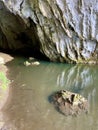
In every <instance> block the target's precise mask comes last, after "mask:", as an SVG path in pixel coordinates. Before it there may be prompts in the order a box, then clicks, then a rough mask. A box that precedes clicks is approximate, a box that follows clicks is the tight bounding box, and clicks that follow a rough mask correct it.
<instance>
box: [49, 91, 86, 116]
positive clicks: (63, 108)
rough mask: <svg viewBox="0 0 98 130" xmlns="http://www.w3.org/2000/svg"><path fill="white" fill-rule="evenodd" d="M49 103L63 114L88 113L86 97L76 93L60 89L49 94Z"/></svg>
mask: <svg viewBox="0 0 98 130" xmlns="http://www.w3.org/2000/svg"><path fill="white" fill-rule="evenodd" d="M51 103H53V104H54V106H55V108H56V110H57V111H59V112H60V113H62V114H64V115H72V116H77V115H79V114H81V113H88V101H87V99H86V98H84V97H83V96H81V95H79V94H77V93H72V92H69V91H65V90H60V91H58V92H56V93H54V94H53V95H52V96H51Z"/></svg>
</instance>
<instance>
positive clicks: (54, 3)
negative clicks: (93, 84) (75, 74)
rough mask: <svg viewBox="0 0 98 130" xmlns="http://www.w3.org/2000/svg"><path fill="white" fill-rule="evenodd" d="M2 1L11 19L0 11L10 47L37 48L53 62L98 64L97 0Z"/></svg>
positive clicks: (0, 26) (0, 21) (5, 36)
mask: <svg viewBox="0 0 98 130" xmlns="http://www.w3.org/2000/svg"><path fill="white" fill-rule="evenodd" d="M2 1H3V3H4V5H5V6H6V7H7V9H6V10H7V12H8V16H6V20H5V18H4V16H2V15H1V14H4V12H3V13H2V9H0V19H1V20H0V29H1V30H2V34H4V35H3V40H5V41H7V42H6V43H7V45H8V46H9V47H10V46H11V47H12V46H13V47H12V48H14V46H15V47H16V46H18V47H20V46H22V45H23V46H32V48H34V47H37V48H38V50H39V51H41V52H42V53H43V54H44V55H45V56H47V57H48V58H49V59H50V60H51V61H60V62H68V63H97V59H98V47H97V44H98V0H89V1H85V0H74V2H73V0H14V1H13V0H2ZM4 11H5V9H4ZM9 17H12V20H10V19H9ZM13 21H14V22H15V24H12V23H13ZM2 24H3V27H2ZM9 24H10V26H9ZM6 26H7V27H6ZM6 29H7V30H6ZM8 32H10V34H9V33H8ZM14 33H15V36H17V35H18V41H17V42H16V39H17V37H16V38H14V36H13V35H14ZM21 33H22V34H21ZM21 35H22V36H21ZM25 36H26V37H27V39H25V38H26V37H25ZM21 37H22V38H21ZM35 37H36V38H35ZM19 38H20V39H19ZM13 40H14V41H13ZM10 41H11V42H10ZM15 44H16V45H15ZM11 47H10V48H11Z"/></svg>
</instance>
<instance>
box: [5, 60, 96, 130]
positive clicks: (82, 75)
mask: <svg viewBox="0 0 98 130" xmlns="http://www.w3.org/2000/svg"><path fill="white" fill-rule="evenodd" d="M22 63H23V59H21V58H16V59H14V60H13V61H11V62H9V63H7V66H8V68H9V72H10V73H9V78H10V80H11V81H12V83H11V86H10V96H9V99H8V102H7V104H6V105H5V107H4V108H3V116H4V121H5V125H4V128H5V129H6V130H9V129H10V130H65V129H69V130H83V129H86V130H97V129H98V102H97V99H98V95H97V91H98V87H97V84H98V80H97V79H98V66H94V65H93V66H90V65H68V64H58V63H55V64H54V63H47V62H41V64H40V65H39V66H32V67H31V66H29V67H25V66H23V64H22ZM60 89H67V90H70V91H73V92H78V93H80V94H82V95H83V96H85V97H86V98H88V100H89V103H90V110H89V114H88V115H81V116H78V117H76V118H75V117H65V116H63V115H61V114H60V113H58V112H57V111H56V110H55V109H54V107H53V106H52V104H50V103H49V101H48V97H49V95H51V94H52V93H53V92H55V91H58V90H60Z"/></svg>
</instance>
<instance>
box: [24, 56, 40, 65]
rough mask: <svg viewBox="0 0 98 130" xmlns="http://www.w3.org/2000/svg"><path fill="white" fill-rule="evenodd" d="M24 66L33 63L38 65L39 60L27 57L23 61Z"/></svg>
mask: <svg viewBox="0 0 98 130" xmlns="http://www.w3.org/2000/svg"><path fill="white" fill-rule="evenodd" d="M24 65H25V66H33V65H40V62H39V61H37V59H35V58H33V57H29V60H26V61H25V62H24Z"/></svg>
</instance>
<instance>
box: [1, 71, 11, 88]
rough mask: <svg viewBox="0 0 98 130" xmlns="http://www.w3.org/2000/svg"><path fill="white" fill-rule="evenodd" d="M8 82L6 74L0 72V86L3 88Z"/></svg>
mask: <svg viewBox="0 0 98 130" xmlns="http://www.w3.org/2000/svg"><path fill="white" fill-rule="evenodd" d="M8 84H9V80H8V79H7V78H6V75H5V74H4V73H3V72H0V85H1V86H0V87H1V88H2V89H3V90H5V89H7V86H8Z"/></svg>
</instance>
